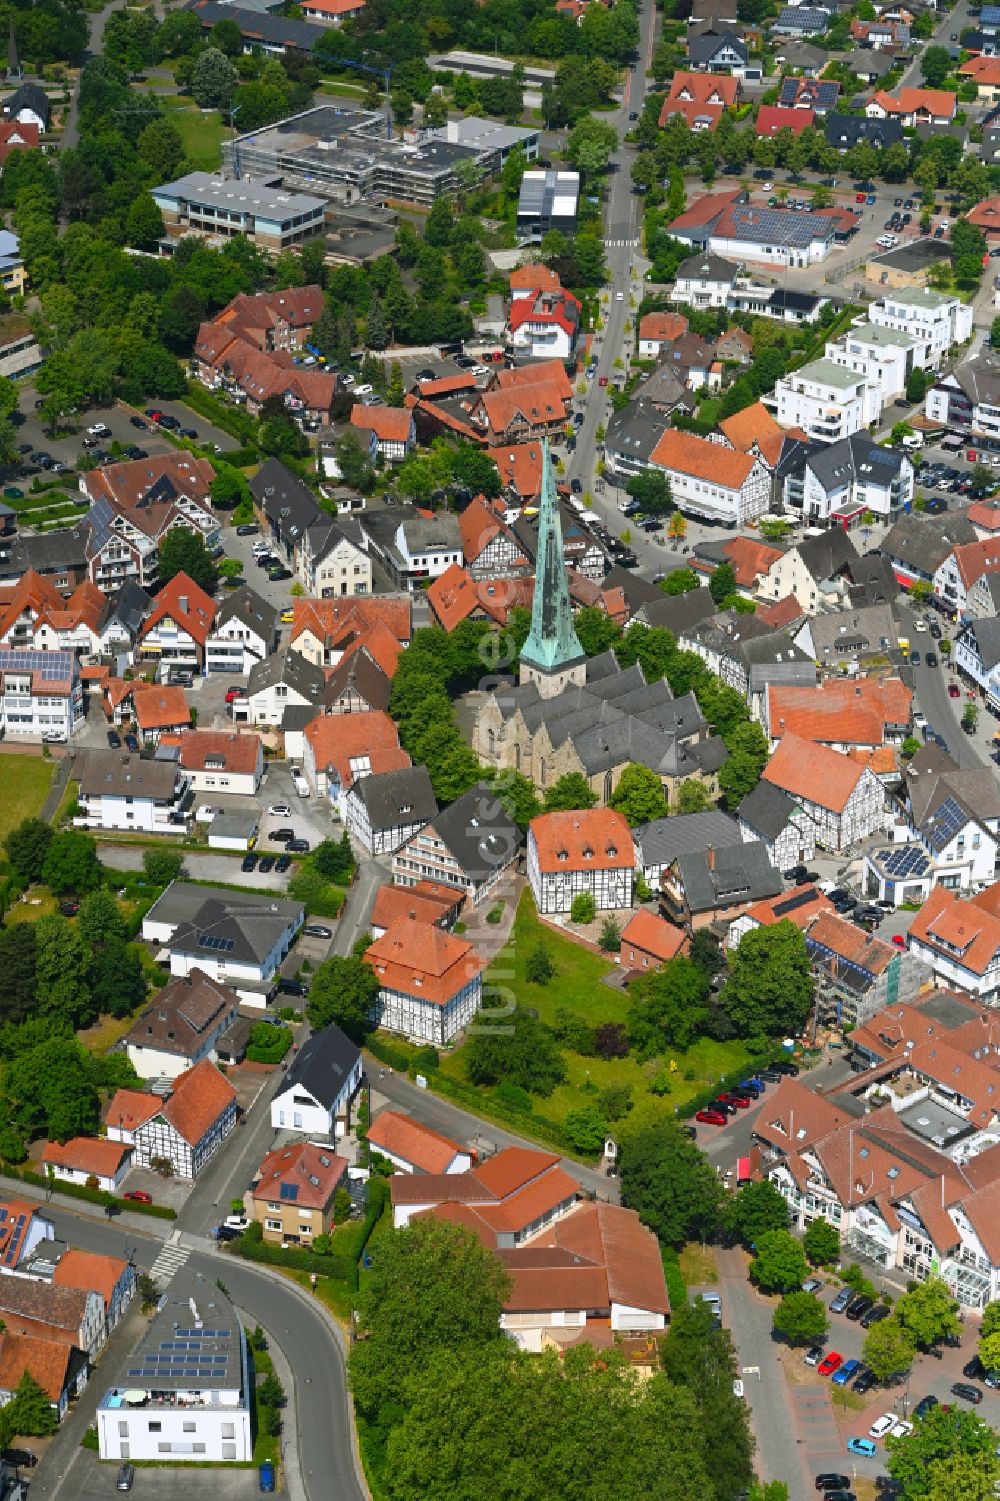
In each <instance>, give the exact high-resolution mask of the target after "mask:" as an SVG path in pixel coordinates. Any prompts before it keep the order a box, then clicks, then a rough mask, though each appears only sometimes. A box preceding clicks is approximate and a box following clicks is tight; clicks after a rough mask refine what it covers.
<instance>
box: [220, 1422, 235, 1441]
mask: <svg viewBox="0 0 1000 1501" xmlns="http://www.w3.org/2000/svg"><path fill="white" fill-rule="evenodd" d="M222 1437H223V1438H235V1437H236V1424H235V1423H223V1425H222Z"/></svg>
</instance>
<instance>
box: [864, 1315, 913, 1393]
mask: <svg viewBox="0 0 1000 1501" xmlns="http://www.w3.org/2000/svg"><path fill="white" fill-rule="evenodd" d="M916 1353H917V1347H916V1345H915V1344H914V1342H913V1336H912V1335H911V1334H910V1332H909V1330H907V1329H904V1328H903V1326H902V1325H901V1324H900V1322H899V1320H898V1319H897V1318H896V1317H895V1315H890V1317H889V1318H887V1319H881V1320H880V1321H879V1323H877V1324H873V1325H872V1326H871V1328H870V1329H869V1331H868V1333H867V1334H866V1335H865V1343H864V1348H863V1350H862V1357H863V1359H864V1362H865V1365H867V1366H870V1367H871V1370H872V1373H873V1375H874V1376H875V1379H876V1381H882V1382H888V1381H891V1380H892V1379H893V1378H894V1377H897V1376H902V1375H904V1374H905V1373H906V1372H907V1371H908V1370H909V1369H910V1366H911V1365H912V1364H913V1357H914V1356H915V1355H916Z"/></svg>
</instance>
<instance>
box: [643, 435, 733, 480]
mask: <svg viewBox="0 0 1000 1501" xmlns="http://www.w3.org/2000/svg"><path fill="white" fill-rule="evenodd" d="M649 461H650V463H651V464H654V465H656V466H658V467H659V468H660V469H676V470H677V471H678V472H679V473H681V474H688V475H692V476H693V477H694V478H695V479H701V480H707V481H708V482H709V483H710V484H713V485H719V486H721V487H722V488H723V489H725V490H740V489H742V487H743V485H744V484H745V483H746V481H747V479H748V478H749V476H750V473H751V472H752V470H753V467H754V465H755V464H756V463H757V460H756V458H754V457H753V455H752V454H744V453H734V452H733V450H732V449H729V448H724V447H723V446H722V444H721V443H710V442H709V441H708V439H707V438H699V437H696V435H695V434H694V433H683V432H680V431H679V430H678V429H677V428H673V427H668V428H667V429H666V431H665V432H664V433H663V435H662V437H661V438H660V440H659V442H658V443H657V445H656V447H655V448H654V449H653V452H652V453H651V454H650V460H649Z"/></svg>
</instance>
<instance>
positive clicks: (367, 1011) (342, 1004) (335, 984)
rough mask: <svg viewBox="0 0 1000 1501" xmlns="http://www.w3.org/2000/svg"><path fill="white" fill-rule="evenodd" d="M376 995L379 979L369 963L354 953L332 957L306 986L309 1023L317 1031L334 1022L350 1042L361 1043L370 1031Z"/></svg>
mask: <svg viewBox="0 0 1000 1501" xmlns="http://www.w3.org/2000/svg"><path fill="white" fill-rule="evenodd" d="M378 992H379V983H378V976H377V975H376V973H375V971H374V969H373V968H372V966H371V965H370V964H365V963H364V961H363V960H362V959H359V958H358V957H357V955H355V954H351V955H349V956H348V957H347V958H344V957H343V956H342V955H340V954H333V955H331V957H330V958H329V959H325V960H324V961H323V963H322V964H321V965H320V967H319V969H318V970H317V971H316V974H315V975H314V977H313V982H312V984H311V986H310V987H309V1000H308V1002H307V1003H306V1014H307V1016H308V1017H309V1023H310V1025H311V1026H312V1027H314V1028H319V1027H326V1026H328V1025H329V1024H330V1023H331V1022H334V1023H335V1024H336V1025H337V1026H338V1027H339V1028H340V1029H341V1031H342V1032H346V1033H347V1035H348V1037H349V1038H350V1039H351V1041H352V1042H356V1043H360V1042H362V1041H363V1040H364V1038H365V1037H366V1036H367V1034H368V1033H369V1032H371V1031H372V1030H373V1026H374V1023H373V1021H372V1013H373V1011H374V1009H375V1003H376V1001H377V1000H378Z"/></svg>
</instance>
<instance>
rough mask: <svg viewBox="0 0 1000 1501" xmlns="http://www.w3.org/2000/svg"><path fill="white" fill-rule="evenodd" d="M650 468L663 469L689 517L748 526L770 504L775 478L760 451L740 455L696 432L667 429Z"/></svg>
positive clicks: (679, 502) (676, 498) (679, 504)
mask: <svg viewBox="0 0 1000 1501" xmlns="http://www.w3.org/2000/svg"><path fill="white" fill-rule="evenodd" d="M650 467H651V468H654V469H662V470H663V471H664V473H665V474H666V476H667V478H668V480H669V481H670V488H671V493H672V495H673V497H674V503H675V504H676V505H677V507H678V509H679V510H681V511H683V512H684V514H685V515H686V516H701V517H705V518H706V519H708V520H712V521H721V522H724V523H734V524H735V525H736V526H744V525H745V524H746V523H747V522H748V521H754V520H756V518H757V517H758V516H762V515H763V514H764V513H765V512H766V510H767V508H768V505H769V503H770V492H771V486H770V479H769V477H768V473H767V470H766V469H765V467H764V465H763V463H762V462H761V460H760V459H759V458H758V457H757V455H756V454H753V453H746V454H744V453H735V452H733V451H732V450H730V449H728V448H725V447H723V445H722V444H721V443H711V442H709V440H708V439H707V438H699V437H697V436H696V435H695V434H694V433H686V432H681V431H680V430H679V429H677V428H667V429H666V430H665V431H664V433H663V435H662V437H661V438H660V440H659V442H658V443H657V445H656V447H655V448H654V449H653V452H652V454H651V456H650Z"/></svg>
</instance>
